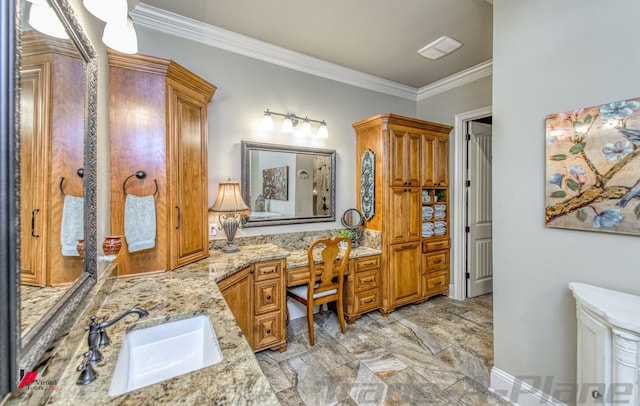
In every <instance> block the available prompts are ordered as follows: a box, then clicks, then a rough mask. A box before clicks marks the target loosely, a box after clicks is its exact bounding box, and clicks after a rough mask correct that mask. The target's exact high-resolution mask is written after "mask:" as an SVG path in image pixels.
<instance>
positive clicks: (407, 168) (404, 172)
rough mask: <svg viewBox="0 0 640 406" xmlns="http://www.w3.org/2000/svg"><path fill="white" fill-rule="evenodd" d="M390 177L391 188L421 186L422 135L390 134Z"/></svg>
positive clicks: (392, 132)
mask: <svg viewBox="0 0 640 406" xmlns="http://www.w3.org/2000/svg"><path fill="white" fill-rule="evenodd" d="M389 157H390V161H389V175H390V181H391V186H418V185H420V135H419V134H415V133H410V132H402V131H393V130H391V131H390V132H389Z"/></svg>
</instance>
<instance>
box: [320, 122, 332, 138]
mask: <svg viewBox="0 0 640 406" xmlns="http://www.w3.org/2000/svg"><path fill="white" fill-rule="evenodd" d="M318 138H329V129H327V123H325V122H324V120H322V124H321V125H320V128H319V129H318Z"/></svg>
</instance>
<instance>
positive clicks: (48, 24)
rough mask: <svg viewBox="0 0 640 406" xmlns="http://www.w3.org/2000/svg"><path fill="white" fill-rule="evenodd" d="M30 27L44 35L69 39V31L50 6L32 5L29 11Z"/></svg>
mask: <svg viewBox="0 0 640 406" xmlns="http://www.w3.org/2000/svg"><path fill="white" fill-rule="evenodd" d="M29 25H30V26H31V27H33V28H34V29H36V30H38V31H40V32H41V33H43V34H46V35H49V36H51V37H55V38H61V39H69V35H68V34H67V30H66V29H65V28H64V25H62V22H61V21H60V19H59V18H58V15H57V14H56V12H55V11H53V9H52V8H51V7H50V6H49V5H48V4H46V3H45V4H41V3H32V4H31V8H30V9H29Z"/></svg>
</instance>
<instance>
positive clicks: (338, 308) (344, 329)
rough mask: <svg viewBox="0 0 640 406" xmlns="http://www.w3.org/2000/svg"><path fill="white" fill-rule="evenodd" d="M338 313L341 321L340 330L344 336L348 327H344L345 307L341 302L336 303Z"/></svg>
mask: <svg viewBox="0 0 640 406" xmlns="http://www.w3.org/2000/svg"><path fill="white" fill-rule="evenodd" d="M336 313H338V321H340V330H341V331H342V334H344V333H345V331H346V327H345V325H344V307H343V305H342V302H341V301H340V300H338V301H337V302H336Z"/></svg>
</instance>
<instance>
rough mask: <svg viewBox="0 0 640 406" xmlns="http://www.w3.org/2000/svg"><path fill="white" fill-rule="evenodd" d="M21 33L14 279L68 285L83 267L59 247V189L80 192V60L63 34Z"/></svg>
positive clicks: (62, 194)
mask: <svg viewBox="0 0 640 406" xmlns="http://www.w3.org/2000/svg"><path fill="white" fill-rule="evenodd" d="M21 40H22V44H21V46H22V50H21V58H20V248H21V255H20V273H21V283H24V284H27V285H34V286H59V285H68V284H71V283H73V282H74V281H75V280H76V279H77V278H78V277H79V276H80V275H81V274H82V272H83V268H84V266H83V261H82V258H80V257H79V256H78V255H76V253H75V252H73V253H69V249H68V248H67V249H65V253H63V246H62V239H61V228H62V217H63V207H64V200H65V195H66V194H68V195H71V196H77V197H82V196H83V195H84V189H83V179H82V178H81V177H79V173H78V170H81V169H82V168H83V166H84V163H83V156H84V133H85V131H84V128H85V127H84V94H85V93H84V89H83V79H84V71H83V69H84V60H83V59H82V58H81V57H80V54H78V51H77V49H76V47H75V46H74V45H73V43H72V42H71V41H69V40H66V41H65V40H59V39H55V38H51V37H48V36H46V35H42V34H39V33H38V32H36V31H33V30H32V31H25V32H24V33H22V37H21ZM63 178H64V180H63ZM80 204H83V203H82V202H81V203H80ZM79 216H80V217H81V218H82V219H84V217H83V216H82V213H80V215H79ZM81 233H82V229H80V234H79V235H76V238H79V239H80V238H83V235H82V234H81ZM72 237H73V236H72ZM71 241H72V242H73V244H72V246H71V251H73V248H74V247H75V240H74V239H73V238H72V239H71Z"/></svg>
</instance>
